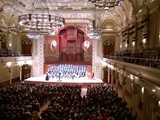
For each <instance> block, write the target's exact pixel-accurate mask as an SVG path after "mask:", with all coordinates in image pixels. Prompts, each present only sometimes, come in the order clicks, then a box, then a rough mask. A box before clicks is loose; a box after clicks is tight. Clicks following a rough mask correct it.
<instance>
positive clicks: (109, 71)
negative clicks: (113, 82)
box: [107, 67, 111, 84]
mask: <svg viewBox="0 0 160 120" xmlns="http://www.w3.org/2000/svg"><path fill="white" fill-rule="evenodd" d="M110 75H111V69H110V68H109V67H108V81H107V83H108V84H109V83H110V78H111V77H110Z"/></svg>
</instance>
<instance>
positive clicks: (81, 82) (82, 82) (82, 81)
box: [24, 75, 103, 88]
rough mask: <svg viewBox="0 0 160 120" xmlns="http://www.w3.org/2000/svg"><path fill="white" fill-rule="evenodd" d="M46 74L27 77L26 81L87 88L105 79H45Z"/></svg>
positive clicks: (101, 82)
mask: <svg viewBox="0 0 160 120" xmlns="http://www.w3.org/2000/svg"><path fill="white" fill-rule="evenodd" d="M45 78H46V75H43V76H40V77H30V78H28V79H25V80H24V82H28V83H34V84H46V85H52V84H68V85H77V84H78V85H82V87H83V88H86V87H87V86H88V85H90V84H103V81H102V80H101V79H97V78H93V79H89V78H87V77H80V78H77V79H64V78H63V79H61V80H59V79H56V78H54V79H49V80H45Z"/></svg>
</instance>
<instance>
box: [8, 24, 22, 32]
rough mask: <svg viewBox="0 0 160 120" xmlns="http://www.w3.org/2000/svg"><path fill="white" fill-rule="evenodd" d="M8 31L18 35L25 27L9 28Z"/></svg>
mask: <svg viewBox="0 0 160 120" xmlns="http://www.w3.org/2000/svg"><path fill="white" fill-rule="evenodd" d="M7 30H8V32H10V33H13V34H17V33H21V32H22V31H23V27H22V26H16V27H7Z"/></svg>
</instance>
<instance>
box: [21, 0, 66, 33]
mask: <svg viewBox="0 0 160 120" xmlns="http://www.w3.org/2000/svg"><path fill="white" fill-rule="evenodd" d="M48 4H49V1H47V0H39V2H37V3H33V5H32V6H33V8H32V12H31V13H29V14H23V15H20V16H19V25H21V26H23V27H24V28H26V29H28V30H29V31H30V32H33V31H34V32H35V33H36V34H40V35H45V34H49V33H51V32H53V30H54V29H55V28H56V27H64V26H65V19H64V18H63V17H62V16H60V15H52V14H50V13H49V7H48Z"/></svg>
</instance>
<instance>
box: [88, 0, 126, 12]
mask: <svg viewBox="0 0 160 120" xmlns="http://www.w3.org/2000/svg"><path fill="white" fill-rule="evenodd" d="M88 1H89V2H91V3H92V4H93V5H94V6H95V7H98V8H104V9H105V10H108V9H110V8H113V7H115V6H119V5H120V3H121V1H123V0H88Z"/></svg>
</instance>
